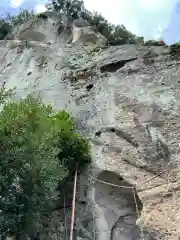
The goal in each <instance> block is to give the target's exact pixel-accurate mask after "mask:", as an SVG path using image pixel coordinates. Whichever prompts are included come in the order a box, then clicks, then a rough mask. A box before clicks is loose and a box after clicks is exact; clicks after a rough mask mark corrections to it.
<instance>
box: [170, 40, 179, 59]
mask: <svg viewBox="0 0 180 240" xmlns="http://www.w3.org/2000/svg"><path fill="white" fill-rule="evenodd" d="M169 52H170V54H171V56H172V57H175V58H179V57H180V42H177V43H174V44H172V45H170V47H169Z"/></svg>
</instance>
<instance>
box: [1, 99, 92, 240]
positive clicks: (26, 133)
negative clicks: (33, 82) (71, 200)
mask: <svg viewBox="0 0 180 240" xmlns="http://www.w3.org/2000/svg"><path fill="white" fill-rule="evenodd" d="M89 162H90V157H89V144H88V141H87V140H86V139H84V138H83V137H81V136H80V135H79V134H77V133H76V132H75V123H74V120H73V119H72V118H71V117H70V116H69V114H68V113H67V112H65V111H60V112H58V113H55V112H53V109H52V107H51V106H50V105H45V104H43V102H42V101H41V100H39V99H38V98H35V97H33V96H32V95H29V96H28V97H27V98H26V99H24V100H19V101H16V102H9V103H5V105H4V108H3V110H2V112H1V113H0V234H1V236H6V235H7V233H8V232H9V231H10V233H11V234H13V235H16V239H20V237H22V236H24V237H23V239H24V238H25V234H28V235H29V236H30V235H32V234H33V233H34V232H36V231H37V229H39V228H40V222H41V216H42V214H43V213H44V212H45V211H46V209H47V204H48V202H49V201H51V200H53V199H54V198H56V196H57V195H56V190H57V186H58V183H59V182H61V181H63V180H64V179H65V178H67V176H68V175H69V174H71V173H73V172H74V171H75V168H76V166H79V169H82V168H83V167H84V166H86V164H88V163H89Z"/></svg>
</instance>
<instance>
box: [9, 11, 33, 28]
mask: <svg viewBox="0 0 180 240" xmlns="http://www.w3.org/2000/svg"><path fill="white" fill-rule="evenodd" d="M34 16H35V13H34V11H33V10H31V11H29V10H27V9H21V10H20V12H19V13H18V14H16V15H12V14H7V18H6V21H7V22H9V24H10V25H11V26H12V27H15V26H19V25H21V24H22V23H25V22H27V21H28V20H29V19H30V18H32V17H34Z"/></svg>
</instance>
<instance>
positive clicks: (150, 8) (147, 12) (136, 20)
mask: <svg viewBox="0 0 180 240" xmlns="http://www.w3.org/2000/svg"><path fill="white" fill-rule="evenodd" d="M84 2H85V6H86V7H87V8H88V9H89V10H96V11H98V12H101V13H102V15H103V16H104V17H105V18H107V19H108V20H109V21H110V22H112V23H114V24H123V25H125V26H126V28H127V29H128V30H129V31H131V32H133V33H135V34H137V35H141V36H144V37H145V39H152V38H159V37H160V34H161V32H162V30H161V31H159V28H161V29H164V28H166V27H167V25H168V23H169V19H170V16H171V12H172V10H173V8H174V6H175V3H176V2H177V0H111V1H110V3H109V2H108V1H107V2H106V1H104V0H84Z"/></svg>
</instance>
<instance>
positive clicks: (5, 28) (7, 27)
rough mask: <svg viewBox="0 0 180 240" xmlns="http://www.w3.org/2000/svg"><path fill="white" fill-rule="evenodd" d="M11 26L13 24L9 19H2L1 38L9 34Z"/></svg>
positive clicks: (0, 20) (0, 24) (0, 23)
mask: <svg viewBox="0 0 180 240" xmlns="http://www.w3.org/2000/svg"><path fill="white" fill-rule="evenodd" d="M11 28H12V27H11V25H10V24H9V23H8V22H7V21H5V20H4V19H0V40H3V39H4V38H5V37H6V36H7V34H8V33H9V31H10V30H11Z"/></svg>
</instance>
